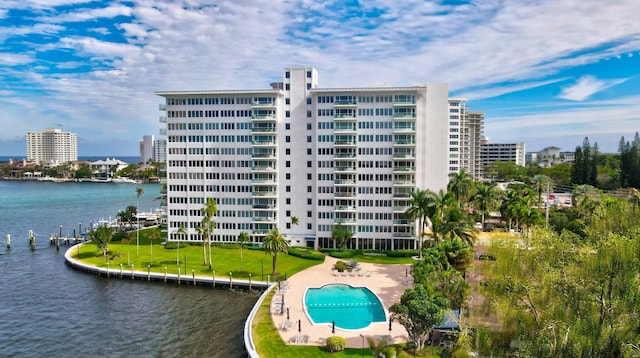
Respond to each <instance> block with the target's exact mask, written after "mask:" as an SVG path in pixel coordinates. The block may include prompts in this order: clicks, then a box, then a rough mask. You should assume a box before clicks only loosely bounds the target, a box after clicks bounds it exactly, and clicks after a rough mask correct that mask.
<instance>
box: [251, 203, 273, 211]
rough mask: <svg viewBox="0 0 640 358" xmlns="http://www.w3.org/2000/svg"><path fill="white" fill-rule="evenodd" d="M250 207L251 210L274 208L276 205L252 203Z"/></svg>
mask: <svg viewBox="0 0 640 358" xmlns="http://www.w3.org/2000/svg"><path fill="white" fill-rule="evenodd" d="M251 208H252V209H253V210H274V209H275V208H276V207H275V205H271V204H253V206H252V207H251Z"/></svg>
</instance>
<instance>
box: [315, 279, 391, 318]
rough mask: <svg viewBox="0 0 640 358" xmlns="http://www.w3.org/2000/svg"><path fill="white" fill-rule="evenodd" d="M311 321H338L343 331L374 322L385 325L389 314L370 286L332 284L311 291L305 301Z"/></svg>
mask: <svg viewBox="0 0 640 358" xmlns="http://www.w3.org/2000/svg"><path fill="white" fill-rule="evenodd" d="M304 303H305V307H306V309H307V313H308V314H309V318H310V319H311V321H312V322H314V323H332V322H333V321H335V322H336V327H339V328H342V329H360V328H365V327H367V326H369V325H370V324H371V323H373V322H385V321H386V315H385V312H384V308H383V307H382V303H381V302H380V300H379V299H378V297H377V296H376V295H375V294H373V292H371V291H370V290H369V289H368V288H366V287H351V286H349V285H343V284H330V285H325V286H322V287H320V288H310V289H308V290H307V292H306V294H305V298H304Z"/></svg>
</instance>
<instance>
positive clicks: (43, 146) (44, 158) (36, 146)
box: [27, 128, 78, 166]
mask: <svg viewBox="0 0 640 358" xmlns="http://www.w3.org/2000/svg"><path fill="white" fill-rule="evenodd" d="M27 158H28V159H30V160H33V161H35V162H36V163H38V164H42V165H47V166H57V165H60V164H64V163H67V162H72V161H76V160H78V138H77V136H76V134H75V133H69V132H63V131H62V130H60V129H58V128H47V129H45V130H44V132H27Z"/></svg>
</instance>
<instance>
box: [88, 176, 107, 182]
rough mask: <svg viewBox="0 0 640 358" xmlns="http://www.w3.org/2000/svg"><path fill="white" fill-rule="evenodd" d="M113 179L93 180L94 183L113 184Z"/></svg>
mask: <svg viewBox="0 0 640 358" xmlns="http://www.w3.org/2000/svg"><path fill="white" fill-rule="evenodd" d="M111 180H112V179H111V178H95V177H94V178H91V182H92V183H111Z"/></svg>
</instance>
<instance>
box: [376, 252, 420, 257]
mask: <svg viewBox="0 0 640 358" xmlns="http://www.w3.org/2000/svg"><path fill="white" fill-rule="evenodd" d="M384 253H385V254H387V256H389V257H411V256H418V250H396V251H392V250H387V251H385V252H384Z"/></svg>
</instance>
